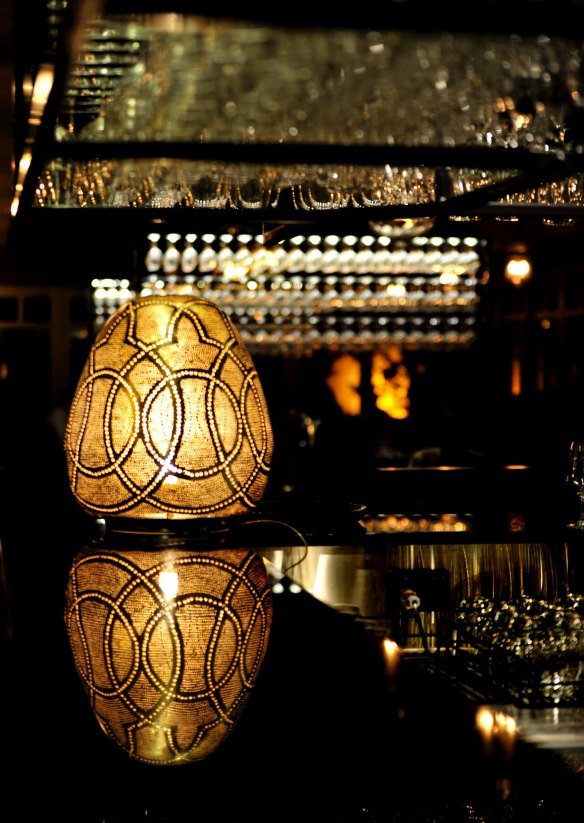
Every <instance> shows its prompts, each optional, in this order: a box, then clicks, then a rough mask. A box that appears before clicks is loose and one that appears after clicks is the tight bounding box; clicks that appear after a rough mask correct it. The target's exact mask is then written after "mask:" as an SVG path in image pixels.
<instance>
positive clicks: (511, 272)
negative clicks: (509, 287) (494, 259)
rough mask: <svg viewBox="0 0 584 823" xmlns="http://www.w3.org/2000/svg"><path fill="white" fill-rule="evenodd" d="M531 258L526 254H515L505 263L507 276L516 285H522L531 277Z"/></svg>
mask: <svg viewBox="0 0 584 823" xmlns="http://www.w3.org/2000/svg"><path fill="white" fill-rule="evenodd" d="M531 271H532V269H531V260H530V259H529V257H527V255H525V254H514V255H512V256H511V257H509V259H508V260H507V263H506V264H505V278H506V279H507V280H508V281H509V282H510V283H512V284H513V285H514V286H522V285H523V283H525V281H526V280H529V278H530V277H531Z"/></svg>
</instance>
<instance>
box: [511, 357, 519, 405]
mask: <svg viewBox="0 0 584 823" xmlns="http://www.w3.org/2000/svg"><path fill="white" fill-rule="evenodd" d="M511 394H512V395H513V397H519V395H520V394H521V359H520V358H519V357H518V356H517V355H515V356H514V357H513V360H512V361H511Z"/></svg>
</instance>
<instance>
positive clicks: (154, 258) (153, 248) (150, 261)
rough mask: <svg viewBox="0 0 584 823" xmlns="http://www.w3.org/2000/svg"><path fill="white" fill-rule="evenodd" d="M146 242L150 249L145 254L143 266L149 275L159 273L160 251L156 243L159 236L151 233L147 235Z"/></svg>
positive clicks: (160, 263)
mask: <svg viewBox="0 0 584 823" xmlns="http://www.w3.org/2000/svg"><path fill="white" fill-rule="evenodd" d="M148 240H149V242H150V248H149V249H148V251H147V252H146V257H145V259H144V265H145V266H146V271H149V272H151V273H153V274H154V273H155V272H158V271H160V269H161V267H162V254H163V252H162V249H161V248H160V246H159V245H158V241H159V240H160V235H159V234H157V233H155V232H153V233H152V234H149V235H148Z"/></svg>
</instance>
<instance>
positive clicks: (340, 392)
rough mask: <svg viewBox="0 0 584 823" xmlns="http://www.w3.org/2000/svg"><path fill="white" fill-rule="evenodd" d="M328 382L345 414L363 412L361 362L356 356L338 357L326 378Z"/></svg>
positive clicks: (344, 355)
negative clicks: (360, 391) (360, 388)
mask: <svg viewBox="0 0 584 823" xmlns="http://www.w3.org/2000/svg"><path fill="white" fill-rule="evenodd" d="M326 384H327V386H328V387H329V389H330V390H331V391H332V393H333V395H334V397H335V400H336V402H337V405H338V406H339V408H340V409H341V410H342V411H343V412H344V414H349V415H352V416H356V415H359V414H361V395H360V394H359V387H360V385H361V364H360V362H359V361H358V360H357V358H356V357H353V356H352V355H350V354H343V355H341V356H340V357H337V359H336V360H335V361H334V363H333V365H332V369H331V373H330V375H329V376H328V377H327V378H326Z"/></svg>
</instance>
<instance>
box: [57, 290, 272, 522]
mask: <svg viewBox="0 0 584 823" xmlns="http://www.w3.org/2000/svg"><path fill="white" fill-rule="evenodd" d="M64 446H65V454H66V459H67V468H68V474H69V480H70V484H71V489H72V491H73V494H74V495H75V498H76V499H77V501H78V502H79V504H80V505H81V506H82V507H83V508H84V509H85V510H86V511H87V512H89V513H90V514H92V515H94V516H97V517H106V518H107V517H126V518H141V519H157V518H158V519H193V518H216V517H221V518H223V517H230V516H232V515H241V514H245V513H248V512H249V511H250V510H251V509H254V508H255V507H256V506H257V504H258V502H259V501H260V500H261V498H262V496H263V493H264V491H265V487H266V485H267V480H268V474H269V470H270V465H271V459H272V450H273V435H272V428H271V424H270V419H269V414H268V409H267V405H266V401H265V397H264V393H263V390H262V386H261V383H260V380H259V377H258V373H257V371H256V369H255V367H254V364H253V362H252V359H251V356H250V354H249V352H248V351H247V349H246V347H245V345H244V344H243V343H242V341H241V338H240V336H239V333H238V331H237V329H236V328H235V326H234V325H233V323H232V322H231V320H230V319H229V318H228V316H227V315H226V314H225V312H224V311H223V310H221V309H220V308H219V307H218V306H216V305H215V304H213V303H211V302H210V301H208V300H204V299H202V298H196V297H189V296H185V295H160V296H149V297H143V298H136V299H135V300H132V301H130V302H128V303H126V304H124V305H123V306H122V307H121V308H120V309H118V310H117V311H116V312H115V313H114V314H113V315H112V316H111V317H110V318H109V319H108V321H107V322H106V323H105V324H104V326H103V327H102V329H101V330H100V332H99V334H98V335H97V337H96V339H95V341H94V343H93V345H92V347H91V349H90V352H89V355H88V358H87V361H86V364H85V366H84V369H83V371H82V374H81V377H80V379H79V382H78V385H77V389H76V391H75V394H74V397H73V400H72V403H71V406H70V410H69V416H68V420H67V427H66V433H65V442H64Z"/></svg>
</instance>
